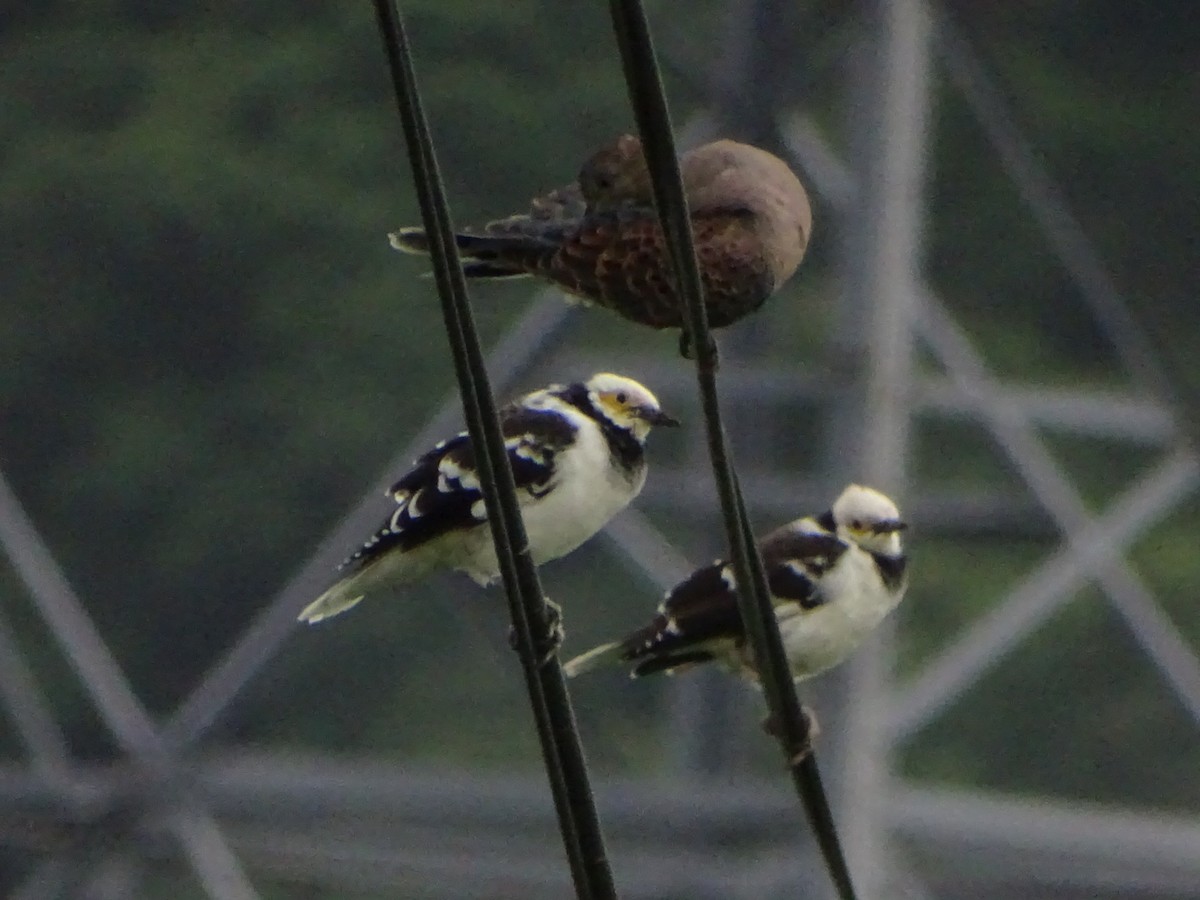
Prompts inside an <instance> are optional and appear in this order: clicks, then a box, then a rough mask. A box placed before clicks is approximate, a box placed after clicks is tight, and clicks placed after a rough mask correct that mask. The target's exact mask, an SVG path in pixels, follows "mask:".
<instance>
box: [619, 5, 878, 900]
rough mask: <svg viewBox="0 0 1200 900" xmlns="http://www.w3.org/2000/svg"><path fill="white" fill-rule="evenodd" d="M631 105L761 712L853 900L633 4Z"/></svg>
mask: <svg viewBox="0 0 1200 900" xmlns="http://www.w3.org/2000/svg"><path fill="white" fill-rule="evenodd" d="M609 7H610V11H611V13H612V19H613V28H614V30H615V32H616V36H617V44H618V45H619V47H620V50H621V60H622V64H623V67H624V72H625V81H626V84H627V85H628V87H629V99H630V104H631V105H632V107H633V110H634V115H635V117H636V119H637V124H638V131H639V132H640V134H641V137H642V146H643V148H644V150H645V154H646V164H647V166H648V167H649V170H650V182H651V185H652V186H653V189H654V202H655V206H656V207H657V209H658V214H659V218H660V220H661V222H662V228H663V236H664V239H665V242H666V245H667V247H668V250H669V253H670V257H671V266H672V270H673V274H674V276H675V284H676V286H677V290H678V294H679V296H680V297H681V298H682V299H683V301H684V302H685V304H686V307H687V315H686V316H685V318H684V329H685V331H686V332H687V335H688V341H689V345H690V346H691V347H692V348H693V352H694V353H695V355H696V377H697V381H698V382H699V388H700V399H701V406H702V408H703V412H704V421H705V427H706V430H707V434H708V449H709V455H710V457H711V458H712V467H713V477H714V479H715V480H716V484H717V493H718V494H719V496H720V500H721V512H722V515H723V518H724V520H725V530H726V535H727V537H728V540H729V547H730V555H731V557H732V559H733V565H734V572H735V574H736V576H737V584H738V590H737V592H736V594H737V598H738V608H739V611H740V613H741V617H742V621H743V622H744V623H745V625H746V631H747V633H748V636H749V638H750V646H751V648H752V650H753V653H754V659H755V662H756V664H757V667H758V670H759V677H760V679H761V682H762V686H763V693H764V694H765V696H766V700H767V706H768V708H769V709H770V711H771V716H772V719H773V721H774V722H775V724H776V727H777V732H778V734H779V740H780V743H781V744H782V746H783V751H784V756H785V757H786V759H787V760H788V766H789V768H790V769H791V772H792V780H793V782H794V784H795V786H796V790H797V792H798V793H799V795H800V800H801V802H802V803H803V805H804V809H805V812H806V813H807V815H808V819H809V822H810V824H811V826H812V828H813V831H814V832H815V833H816V836H817V841H818V843H819V845H820V847H821V852H822V854H823V856H824V858H825V862H826V865H827V866H828V868H829V872H830V875H831V877H832V879H833V882H834V884H835V885H836V886H837V890H838V895H839V896H840V897H841V898H842V900H855V893H854V886H853V883H852V881H851V878H850V870H849V868H848V866H847V865H846V860H845V855H844V854H843V852H842V848H841V842H840V841H839V840H838V836H837V830H836V828H835V826H834V822H833V816H832V813H831V812H830V809H829V802H828V800H827V799H826V797H825V791H824V788H823V786H822V784H821V777H820V773H819V771H818V769H817V762H816V758H815V756H814V755H813V754H812V752H811V747H810V745H809V735H808V725H807V722H806V721H805V718H804V716H803V715H802V714H801V712H800V703H799V701H798V700H797V698H796V688H795V684H794V683H793V681H792V674H791V670H790V668H789V666H788V663H787V657H786V655H785V653H784V649H783V641H782V640H781V638H780V636H779V624H778V622H777V621H776V619H775V610H774V606H773V604H772V602H771V595H770V591H769V589H768V587H767V579H766V574H765V572H764V571H763V564H762V559H761V558H760V557H759V554H758V548H757V545H756V543H755V539H754V534H753V531H752V529H751V526H750V520H749V517H748V516H747V515H746V508H745V502H744V500H743V499H742V492H741V488H740V486H739V485H738V481H737V475H736V473H735V471H734V467H733V460H732V457H731V455H730V452H729V444H728V441H727V439H726V436H725V428H724V426H723V425H722V423H721V410H720V404H719V401H718V397H717V383H716V368H717V350H716V344H715V343H714V341H713V338H712V334H711V333H710V331H709V328H708V315H707V311H706V310H705V307H704V295H703V287H702V285H701V282H700V272H699V270H698V268H697V266H696V252H695V247H694V245H693V241H692V229H691V221H690V219H689V217H688V209H687V203H686V201H685V198H684V192H683V182H682V180H681V178H680V173H679V161H678V159H677V158H676V155H675V141H674V138H673V136H672V132H671V118H670V112H669V111H668V109H667V101H666V96H665V93H664V91H663V87H662V79H661V77H660V75H659V71H658V65H657V62H656V61H655V56H654V46H653V42H652V40H651V37H650V28H649V24H648V23H647V21H646V14H645V11H644V10H643V8H642V4H641V2H640V0H610V3H609Z"/></svg>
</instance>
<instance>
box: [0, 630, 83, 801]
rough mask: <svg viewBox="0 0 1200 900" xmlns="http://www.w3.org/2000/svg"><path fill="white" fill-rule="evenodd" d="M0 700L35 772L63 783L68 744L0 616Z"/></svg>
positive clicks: (66, 766) (65, 775)
mask: <svg viewBox="0 0 1200 900" xmlns="http://www.w3.org/2000/svg"><path fill="white" fill-rule="evenodd" d="M0 700H3V702H4V705H5V707H6V708H7V709H8V712H9V715H10V717H11V718H12V723H13V727H14V728H15V729H16V732H17V736H18V737H19V738H20V739H21V742H22V743H23V744H24V745H25V750H26V752H27V753H28V754H29V760H30V764H31V765H32V766H33V769H34V771H35V772H37V773H38V774H39V775H41V776H42V777H43V778H45V779H47V780H48V781H52V782H63V781H65V780H66V778H67V773H68V770H69V768H70V763H71V761H70V757H69V755H68V753H67V742H66V739H65V738H64V737H63V734H62V730H61V729H60V728H59V727H58V723H57V722H55V721H54V716H53V715H51V714H50V707H49V705H48V704H47V703H46V698H45V697H43V696H42V692H41V691H40V690H39V689H38V686H37V681H36V680H35V679H34V677H33V673H32V672H31V671H30V670H29V666H28V665H26V663H25V657H24V656H23V655H22V654H21V648H20V647H19V646H18V644H17V642H16V640H15V639H14V637H13V634H12V629H10V628H9V626H8V620H7V619H5V618H4V616H3V614H2V613H0Z"/></svg>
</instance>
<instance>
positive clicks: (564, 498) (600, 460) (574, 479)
mask: <svg viewBox="0 0 1200 900" xmlns="http://www.w3.org/2000/svg"><path fill="white" fill-rule="evenodd" d="M578 415H579V420H582V421H581V422H580V425H581V427H580V428H579V431H578V432H577V439H576V443H575V444H574V445H572V446H571V447H569V448H567V449H566V450H564V451H563V452H561V453H560V454H559V455H558V457H557V464H558V467H559V470H558V473H557V478H556V481H557V484H556V486H555V488H554V490H552V491H550V493H548V494H546V495H545V496H543V497H540V498H537V497H533V496H530V495H528V494H526V493H525V492H523V491H522V492H521V514H522V517H523V518H524V520H525V532H526V534H527V535H528V536H529V546H530V551H531V554H532V556H533V561H534V563H536V564H537V565H541V564H542V563H544V562H549V561H550V560H552V559H557V558H558V557H560V556H565V555H566V554H568V553H570V552H571V551H572V550H574V549H575V548H576V547H578V546H579V545H580V544H582V543H583V542H584V541H586V540H587V539H588V538H590V537H591V536H592V535H594V534H595V533H596V532H598V531H599V530H600V529H601V528H603V527H604V526H605V525H606V524H608V521H609V520H610V519H611V518H612V517H613V516H615V515H616V514H617V513H618V512H620V511H621V510H622V509H624V508H625V507H626V506H628V505H629V503H630V501H632V500H633V498H634V497H636V496H637V495H638V494H639V493H640V492H641V490H642V485H644V484H645V482H646V471H645V467H644V466H643V467H642V469H641V470H640V471H637V472H635V473H634V475H633V477H632V478H630V477H629V476H628V475H627V474H626V473H625V472H624V471H622V470H620V469H617V468H614V467H613V466H612V464H611V463H610V457H609V449H608V442H607V441H606V440H605V439H604V435H603V434H602V433H601V431H600V429H599V427H598V426H597V425H596V424H595V423H594V422H592V421H591V420H590V419H587V418H586V417H585V416H583V415H582V414H578ZM476 535H477V539H476V540H473V541H472V542H471V546H470V548H469V550H468V554H467V558H466V560H465V561H464V562H462V563H461V564H456V565H455V567H456V568H460V569H462V570H463V571H465V572H466V573H467V574H468V575H470V576H471V577H472V578H474V579H475V580H476V581H478V582H480V583H481V584H486V583H488V582H490V581H493V580H495V578H496V577H497V576H498V575H499V572H498V568H497V564H496V551H495V548H494V547H493V546H492V542H491V532H490V531H489V529H488V527H487V526H482V527H480V528H478V529H476Z"/></svg>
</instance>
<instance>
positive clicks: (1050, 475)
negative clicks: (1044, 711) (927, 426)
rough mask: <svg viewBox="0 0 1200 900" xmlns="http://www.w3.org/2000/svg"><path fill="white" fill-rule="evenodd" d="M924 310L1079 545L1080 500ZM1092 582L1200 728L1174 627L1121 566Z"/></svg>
mask: <svg viewBox="0 0 1200 900" xmlns="http://www.w3.org/2000/svg"><path fill="white" fill-rule="evenodd" d="M920 308H921V315H920V319H919V328H920V331H921V334H922V337H923V338H924V339H925V341H926V343H927V344H928V345H929V347H930V349H931V350H932V351H933V353H934V355H935V356H936V357H938V359H939V360H940V361H941V363H942V365H943V366H945V368H946V370H947V373H948V374H949V375H950V376H951V378H953V379H954V380H956V381H957V382H958V383H959V385H960V387H961V388H962V390H963V391H964V392H965V393H967V394H968V395H970V396H972V397H974V398H975V400H976V402H977V403H978V406H979V410H980V414H981V415H982V416H983V418H984V420H985V422H987V424H988V426H989V428H990V430H991V432H992V434H993V436H994V437H995V438H996V440H997V441H998V442H999V444H1000V445H1001V447H1002V448H1003V449H1004V451H1005V452H1006V453H1007V454H1008V456H1009V458H1010V459H1011V460H1012V462H1013V463H1014V465H1015V466H1016V467H1017V468H1018V470H1019V471H1020V472H1021V474H1022V476H1023V477H1024V479H1025V482H1026V484H1028V485H1029V488H1030V490H1031V491H1032V492H1033V494H1034V496H1036V497H1037V498H1038V500H1039V501H1040V502H1041V503H1042V505H1043V506H1044V507H1045V508H1046V511H1047V512H1048V513H1049V514H1050V515H1051V517H1052V518H1054V519H1055V520H1056V521H1057V522H1058V525H1059V528H1060V529H1061V531H1062V534H1063V537H1064V539H1065V540H1066V541H1067V542H1068V544H1075V543H1078V542H1079V535H1080V533H1081V532H1083V531H1084V530H1086V529H1087V528H1088V527H1089V526H1090V525H1091V523H1092V517H1091V515H1090V513H1089V512H1088V510H1087V507H1086V505H1085V504H1084V502H1083V498H1082V497H1080V496H1079V493H1078V492H1077V491H1076V490H1075V488H1074V486H1073V485H1072V484H1071V482H1070V479H1069V478H1068V477H1067V476H1066V474H1065V473H1064V472H1063V470H1062V468H1061V467H1060V466H1059V465H1058V463H1057V462H1056V461H1055V460H1054V458H1053V457H1052V456H1051V454H1050V452H1049V451H1048V450H1047V449H1046V446H1045V443H1044V441H1043V440H1042V439H1041V437H1040V436H1039V435H1038V434H1037V432H1036V431H1035V430H1034V428H1033V427H1032V426H1031V425H1030V423H1029V421H1028V420H1027V419H1026V418H1025V417H1024V416H1023V414H1022V412H1021V410H1020V408H1019V407H1017V406H1015V405H1013V404H1012V403H1010V402H1009V401H1008V400H1006V398H1005V397H1004V396H1003V394H1001V393H999V392H997V391H995V390H994V383H993V381H992V378H991V375H990V373H989V372H988V371H987V368H986V366H985V365H984V362H983V360H982V358H981V356H980V355H979V353H978V352H977V351H976V350H975V348H974V347H973V346H972V344H971V341H970V339H969V338H968V337H967V335H966V333H965V332H964V331H963V330H962V329H960V328H959V327H958V325H957V324H956V323H955V322H954V321H953V320H952V319H951V318H950V316H949V314H948V313H947V312H946V310H945V309H944V308H943V307H942V305H941V304H940V303H939V302H938V300H937V299H936V298H935V297H933V296H932V294H930V293H928V292H926V293H925V294H924V295H923V296H922V302H921V304H920ZM1182 452H1185V453H1188V452H1189V451H1182ZM1093 575H1094V580H1095V581H1096V583H1097V584H1098V585H1099V586H1100V587H1101V589H1102V590H1103V591H1104V592H1105V594H1106V595H1107V596H1108V597H1109V599H1110V601H1111V602H1112V604H1113V606H1114V608H1115V609H1116V610H1117V611H1118V612H1119V613H1120V614H1121V615H1122V617H1123V618H1124V619H1125V622H1126V624H1127V625H1128V626H1129V627H1130V630H1131V632H1132V634H1133V637H1134V639H1135V640H1137V642H1138V643H1139V644H1141V646H1142V649H1143V651H1144V652H1145V653H1146V654H1147V655H1148V656H1149V657H1150V659H1151V660H1152V661H1153V662H1154V664H1155V665H1156V666H1157V667H1158V668H1159V670H1160V671H1161V672H1162V674H1163V675H1164V677H1165V678H1166V680H1167V682H1168V684H1169V685H1170V686H1171V688H1172V690H1173V691H1174V693H1175V694H1176V696H1177V697H1178V698H1179V700H1180V702H1181V703H1182V704H1183V705H1184V707H1185V708H1186V709H1187V711H1188V714H1189V715H1190V716H1192V717H1193V718H1194V719H1196V720H1197V721H1198V722H1200V661H1198V660H1197V659H1196V656H1195V654H1194V653H1193V652H1192V651H1191V650H1190V648H1188V647H1187V645H1186V643H1184V642H1183V641H1182V639H1179V638H1178V634H1177V633H1176V634H1175V635H1174V639H1172V638H1171V634H1172V632H1174V627H1173V626H1172V625H1171V624H1170V619H1169V617H1168V616H1167V615H1166V613H1164V612H1163V611H1162V609H1161V608H1160V607H1159V606H1158V603H1157V601H1156V600H1155V599H1154V596H1153V594H1152V593H1151V591H1150V590H1149V589H1148V588H1147V587H1146V586H1145V584H1144V583H1143V582H1142V580H1141V579H1140V578H1139V577H1138V576H1137V574H1136V573H1134V571H1133V570H1132V569H1131V568H1130V566H1129V563H1128V562H1127V561H1125V560H1124V559H1115V558H1109V559H1103V560H1100V561H1099V564H1098V566H1097V568H1096V569H1095V571H1094V573H1093Z"/></svg>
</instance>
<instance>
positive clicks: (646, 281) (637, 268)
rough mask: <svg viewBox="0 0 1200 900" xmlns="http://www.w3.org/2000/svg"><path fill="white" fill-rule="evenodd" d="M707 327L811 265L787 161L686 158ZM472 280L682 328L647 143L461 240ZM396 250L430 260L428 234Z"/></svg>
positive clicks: (405, 232)
mask: <svg viewBox="0 0 1200 900" xmlns="http://www.w3.org/2000/svg"><path fill="white" fill-rule="evenodd" d="M680 172H681V175H682V177H683V186H684V193H685V195H686V197H687V201H688V207H689V211H690V215H691V222H692V233H693V235H694V238H695V247H696V259H697V261H698V262H699V265H700V275H701V279H702V284H703V287H704V295H705V305H706V307H707V310H708V320H709V324H710V325H711V326H713V327H714V328H720V327H723V326H725V325H729V324H732V323H733V322H736V321H737V320H738V319H740V318H742V317H743V316H746V315H749V314H750V313H752V312H754V311H755V310H756V309H758V308H759V307H760V306H762V304H763V303H764V302H765V301H766V299H767V298H768V297H770V296H771V295H772V294H774V293H775V292H776V291H778V290H779V289H780V288H781V287H782V286H783V284H784V283H785V282H786V281H787V280H788V278H790V277H791V275H792V273H793V272H795V271H796V267H797V266H798V265H799V264H800V261H801V260H802V259H803V258H804V251H805V249H806V247H807V246H808V238H809V235H810V233H811V231H812V210H811V208H810V206H809V202H808V195H807V194H806V193H805V190H804V187H803V185H801V183H800V180H799V179H798V178H797V177H796V175H795V174H794V173H793V172H792V170H791V169H789V168H788V166H787V164H786V163H784V162H783V160H781V159H779V158H778V157H776V156H774V155H772V154H770V153H768V152H766V151H765V150H760V149H759V148H757V147H752V146H750V145H749V144H742V143H738V142H737V141H732V140H719V141H714V142H712V143H710V144H705V145H704V146H702V147H698V148H696V149H695V150H692V151H689V152H688V153H686V154H684V155H683V157H682V158H681V159H680ZM455 238H456V243H457V245H458V249H459V253H460V254H461V256H462V258H463V271H464V272H465V274H466V275H467V277H469V278H481V279H495V278H517V277H524V276H534V277H537V278H541V279H544V280H546V281H549V282H550V283H552V284H554V285H556V286H558V287H559V288H561V289H562V290H564V291H566V292H567V293H569V294H572V295H575V296H576V297H579V298H581V299H582V300H584V301H585V302H587V303H591V304H595V305H596V306H602V307H605V308H607V309H611V310H612V311H613V312H615V313H617V314H618V315H620V316H623V317H625V318H626V319H629V320H630V321H632V322H638V323H640V324H642V325H648V326H650V327H651V328H681V327H682V326H683V310H682V308H681V303H680V300H679V297H678V295H677V292H676V290H675V279H674V277H673V276H672V274H671V271H670V262H669V260H668V258H667V253H666V250H665V247H664V242H663V234H662V228H661V226H660V225H659V221H658V216H657V214H656V212H655V209H654V200H653V196H652V191H651V186H650V178H649V173H648V172H647V169H646V162H645V157H644V156H643V154H642V145H641V141H640V140H639V139H638V138H637V137H634V136H633V135H628V134H626V135H621V136H620V137H619V138H617V139H616V140H615V141H614V142H613V143H612V144H610V145H608V146H606V147H604V148H602V149H601V150H599V151H597V152H596V153H595V154H593V155H592V156H591V157H590V158H589V159H588V160H587V161H586V162H585V163H584V164H583V167H582V168H581V170H580V172H579V176H578V179H577V180H576V181H575V182H574V183H572V184H569V185H567V186H566V187H563V188H559V189H557V190H554V191H551V192H550V193H548V194H545V195H543V196H541V197H537V198H535V199H534V200H533V202H532V204H531V207H530V211H529V212H528V213H525V214H520V215H514V216H510V217H508V218H505V219H499V220H497V221H494V222H490V223H488V224H487V225H484V226H483V227H482V228H467V229H464V230H463V231H461V232H459V233H457V234H456V235H455ZM390 239H391V243H392V246H393V247H395V248H396V249H397V250H401V251H404V252H407V253H421V254H427V253H428V250H429V243H428V240H427V239H426V236H425V232H424V230H423V229H421V228H402V229H400V230H399V231H397V232H395V233H393V234H392V235H390Z"/></svg>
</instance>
